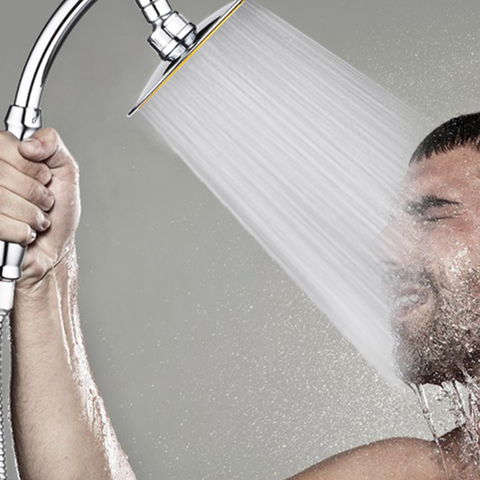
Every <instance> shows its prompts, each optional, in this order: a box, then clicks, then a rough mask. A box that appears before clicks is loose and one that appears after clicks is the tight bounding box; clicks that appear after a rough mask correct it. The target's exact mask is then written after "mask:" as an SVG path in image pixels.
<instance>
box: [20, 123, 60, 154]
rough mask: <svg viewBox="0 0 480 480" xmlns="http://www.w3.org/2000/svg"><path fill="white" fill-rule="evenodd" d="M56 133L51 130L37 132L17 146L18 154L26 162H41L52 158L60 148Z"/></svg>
mask: <svg viewBox="0 0 480 480" xmlns="http://www.w3.org/2000/svg"><path fill="white" fill-rule="evenodd" d="M61 143H62V142H61V140H60V136H59V135H58V133H57V132H56V131H55V130H53V129H51V128H44V129H41V130H39V131H38V132H36V133H35V135H33V136H32V137H30V138H27V139H26V140H23V141H22V142H20V143H19V145H18V152H19V153H20V155H22V156H23V157H24V158H26V159H27V160H31V161H32V162H42V161H44V160H47V159H49V158H50V157H53V156H54V155H55V154H56V153H57V151H58V150H59V149H60V147H61Z"/></svg>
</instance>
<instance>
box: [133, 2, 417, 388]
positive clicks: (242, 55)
mask: <svg viewBox="0 0 480 480" xmlns="http://www.w3.org/2000/svg"><path fill="white" fill-rule="evenodd" d="M142 112H143V113H144V115H145V117H146V118H147V120H148V121H149V122H150V123H151V124H152V126H153V127H154V128H155V129H156V130H157V131H158V132H159V133H160V134H161V135H162V136H163V137H164V138H165V139H166V141H167V142H168V143H169V144H170V146H171V147H172V148H173V149H174V150H175V151H176V152H177V153H178V154H179V155H180V156H181V158H182V159H183V160H184V161H185V162H186V163H187V164H188V165H189V166H190V167H191V169H192V170H193V171H194V172H195V173H196V174H197V175H198V177H199V178H200V179H201V180H202V181H204V182H205V183H206V184H207V185H208V187H209V188H210V189H211V190H212V192H213V193H214V194H215V195H216V196H217V197H218V198H219V199H220V200H221V201H222V202H223V203H224V204H225V205H226V206H227V207H228V208H229V209H230V211H231V212H232V213H233V214H234V215H235V216H236V218H237V219H238V220H239V221H240V222H241V223H242V224H243V225H244V226H245V228H246V229H247V230H248V231H249V232H250V233H251V234H252V235H253V236H254V237H255V238H256V239H257V240H258V241H259V242H260V244H261V245H262V246H263V247H264V248H265V249H266V250H267V252H268V253H269V254H270V255H271V256H272V257H273V258H274V259H275V260H276V261H277V262H278V263H279V264H280V265H281V266H282V267H283V268H284V270H285V271H286V272H287V273H288V274H289V275H290V277H291V278H292V279H293V280H294V281H295V282H296V283H297V284H298V286H299V287H300V288H302V289H303V291H304V292H305V293H306V294H307V295H308V296H309V297H310V298H311V299H312V300H313V302H314V303H315V304H316V305H317V306H318V308H319V309H320V310H321V311H322V312H323V313H325V314H326V315H327V316H328V317H329V319H330V320H331V321H332V322H333V323H334V324H335V325H336V327H337V328H338V329H339V330H340V331H341V332H342V333H343V335H345V336H346V337H347V338H348V339H349V340H350V341H351V342H352V343H353V344H354V345H355V346H356V347H357V349H358V350H359V351H360V352H361V353H362V354H363V356H364V357H365V358H366V359H367V360H368V361H369V362H370V363H371V364H372V365H374V366H375V367H376V368H377V370H378V371H379V372H381V373H382V374H383V375H384V376H385V377H386V378H388V379H390V380H393V379H394V378H396V376H395V373H394V368H393V366H392V360H391V350H392V345H393V339H392V335H391V332H390V328H389V325H388V308H387V307H386V305H385V304H384V301H383V298H382V296H381V295H380V279H379V275H378V268H377V267H378V259H377V257H376V244H375V242H376V238H377V236H378V234H379V232H380V231H381V230H382V228H383V227H384V225H385V224H386V222H387V213H388V210H389V205H390V197H391V195H392V193H393V192H394V191H395V190H396V185H397V184H398V183H399V182H400V180H401V179H402V178H403V175H404V172H405V170H406V168H407V164H408V160H409V158H410V155H411V153H412V151H413V150H414V148H415V146H416V143H417V142H418V141H419V140H420V139H421V137H422V136H423V134H424V133H425V126H424V123H423V120H422V119H421V118H420V117H419V115H418V114H417V113H416V112H414V111H413V110H412V109H410V108H409V107H408V106H407V105H405V104H404V103H403V102H401V101H400V100H399V99H398V98H396V97H395V96H393V95H392V94H391V93H389V92H388V91H386V90H385V89H383V88H382V87H380V86H379V85H377V84H375V83H374V82H373V81H371V80H370V79H369V78H367V77H366V76H364V75H363V74H361V73H360V72H358V71H357V70H355V69H354V68H352V67H351V66H350V65H348V64H347V63H345V62H344V61H342V60H341V59H339V58H338V57H336V56H335V55H333V54H332V53H331V52H329V51H328V50H326V49H325V48H323V47H322V46H320V45H318V44H317V43H316V42H314V41H313V40H311V39H309V38H308V37H306V36H305V35H303V34H302V33H301V32H299V31H297V30H296V29H294V28H293V27H292V26H290V25H289V24H287V23H286V22H284V21H283V20H281V19H279V18H278V17H276V16H275V15H274V14H272V13H271V12H269V11H268V10H266V9H265V8H263V7H262V6H260V5H258V4H256V3H255V2H253V1H248V0H247V2H246V3H245V4H244V5H243V6H242V7H241V8H240V9H239V10H238V11H237V12H236V13H235V14H234V15H233V16H232V17H231V18H230V19H229V20H228V22H227V23H226V24H225V25H224V26H222V28H221V29H220V30H219V31H218V32H217V33H216V34H215V35H214V36H213V37H212V38H211V39H210V40H209V41H208V42H207V43H206V44H205V45H204V46H203V47H202V48H201V49H200V50H199V51H198V53H196V54H195V55H194V56H193V57H192V58H191V59H190V60H189V61H188V62H187V63H186V64H185V66H183V67H182V68H181V70H180V71H179V72H178V73H177V74H176V75H175V76H174V77H173V79H172V80H170V81H169V82H167V84H166V85H165V86H164V87H162V89H161V90H160V91H159V92H158V93H157V94H156V95H155V96H154V97H153V99H152V100H150V101H149V102H148V103H147V105H146V107H144V108H143V109H142Z"/></svg>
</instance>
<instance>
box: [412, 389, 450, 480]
mask: <svg viewBox="0 0 480 480" xmlns="http://www.w3.org/2000/svg"><path fill="white" fill-rule="evenodd" d="M410 387H411V389H412V390H413V392H414V393H415V395H416V396H417V399H418V403H419V404H420V407H421V409H422V414H423V417H424V418H425V420H426V421H427V424H428V427H429V429H430V432H431V433H432V437H433V440H434V442H435V444H436V446H437V450H438V452H439V454H440V457H441V459H442V468H443V473H444V477H445V479H448V469H447V461H446V458H445V452H444V451H443V448H442V446H441V444H440V435H439V434H438V432H437V428H436V426H435V423H434V421H433V416H432V412H431V410H430V406H429V403H428V399H427V395H426V392H425V387H424V386H423V385H410Z"/></svg>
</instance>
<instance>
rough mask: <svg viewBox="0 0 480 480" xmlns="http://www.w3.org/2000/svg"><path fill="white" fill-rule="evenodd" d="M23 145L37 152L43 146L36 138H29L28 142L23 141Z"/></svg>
mask: <svg viewBox="0 0 480 480" xmlns="http://www.w3.org/2000/svg"><path fill="white" fill-rule="evenodd" d="M22 143H23V144H24V145H26V146H27V148H29V149H31V150H36V149H37V148H40V147H41V145H42V144H41V143H40V142H39V141H38V140H37V139H36V138H27V139H26V140H23V142H22Z"/></svg>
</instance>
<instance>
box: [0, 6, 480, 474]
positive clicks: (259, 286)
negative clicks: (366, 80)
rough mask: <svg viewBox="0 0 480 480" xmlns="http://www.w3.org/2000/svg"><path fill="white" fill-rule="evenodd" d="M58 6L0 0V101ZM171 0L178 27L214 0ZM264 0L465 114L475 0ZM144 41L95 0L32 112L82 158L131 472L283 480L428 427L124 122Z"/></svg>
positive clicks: (97, 327)
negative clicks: (181, 17) (38, 111)
mask: <svg viewBox="0 0 480 480" xmlns="http://www.w3.org/2000/svg"><path fill="white" fill-rule="evenodd" d="M58 3H59V2H58V0H29V1H26V2H25V1H24V2H15V1H9V2H2V5H1V6H0V61H1V65H2V68H1V75H0V111H1V109H3V111H6V109H7V107H8V105H9V104H10V103H11V101H12V100H13V95H14V91H15V87H16V83H17V81H18V77H19V74H20V72H21V69H22V67H23V64H24V61H25V59H26V56H27V54H28V52H29V50H30V48H31V46H32V44H33V42H34V40H35V38H36V36H37V34H38V32H39V31H40V29H41V27H42V26H43V25H44V23H45V22H46V20H47V19H48V17H49V16H50V14H51V13H52V11H53V10H54V8H55V7H56V6H57V5H58ZM172 3H173V5H174V7H176V8H177V9H178V10H180V11H181V12H183V13H184V14H185V15H186V16H187V17H188V18H189V19H191V20H192V21H194V22H198V21H200V20H202V19H203V18H204V17H206V16H207V15H209V14H210V13H212V12H213V11H215V10H216V9H217V8H219V7H221V6H223V4H224V3H223V1H222V0H202V1H198V0H196V1H193V0H175V1H174V2H172ZM261 3H262V4H263V5H264V6H266V7H267V8H269V9H270V10H272V11H273V12H275V13H276V14H278V15H279V16H281V17H282V18H284V19H285V20H287V21H288V22H289V23H291V24H293V25H294V26H296V27H297V28H299V29H300V30H302V31H303V32H304V33H306V34H307V35H309V36H311V37H312V38H314V39H315V40H316V41H317V42H319V43H321V44H322V45H324V46H325V47H327V48H328V49H330V50H331V51H333V52H334V53H336V54H337V55H338V56H340V57H341V58H343V59H344V60H347V61H348V62H350V63H351V64H352V65H353V66H355V67H356V68H358V69H360V70H361V71H362V72H364V73H366V74H367V75H369V76H370V77H371V78H372V79H374V80H375V81H377V82H379V83H381V84H382V85H384V86H385V87H387V88H388V89H390V90H391V91H393V92H394V93H396V94H397V95H399V96H400V97H401V98H403V99H404V100H405V101H407V102H409V103H410V104H411V105H413V106H415V107H417V108H418V109H419V110H420V111H421V112H423V113H425V114H427V115H429V116H430V117H431V119H432V125H433V124H434V123H438V122H440V121H442V120H445V119H447V118H449V117H450V116H453V115H455V114H457V113H462V112H466V111H473V110H475V109H476V108H478V107H479V103H480V102H479V100H480V95H479V94H480V92H479V82H478V80H479V78H478V77H479V72H480V68H479V64H478V59H479V52H480V39H479V38H478V33H477V32H478V27H479V22H480V4H479V3H478V1H477V0H463V1H462V2H455V5H454V2H451V1H447V0H420V1H419V0H415V1H413V0H402V1H398V0H395V1H391V0H322V1H321V2H313V1H312V0H297V1H295V2H287V1H274V0H262V1H261ZM148 34H149V28H148V26H147V24H146V23H145V22H144V20H143V17H142V15H141V14H140V12H139V11H138V9H137V7H136V5H135V3H134V1H133V0H101V1H99V2H98V4H97V5H96V6H95V7H94V8H93V9H92V10H91V11H90V12H89V13H88V14H87V16H86V17H85V18H84V19H83V21H82V22H81V23H80V24H79V25H78V27H77V28H76V30H75V31H74V32H73V33H72V35H71V37H70V39H69V40H68V41H67V43H66V44H65V46H64V48H63V50H62V52H61V53H60V55H59V57H58V59H57V62H56V65H55V67H54V69H53V71H52V74H51V78H50V81H49V85H48V88H47V91H46V95H45V98H44V104H43V106H44V112H45V123H46V125H48V126H52V127H55V128H57V129H58V130H59V131H60V133H61V135H62V136H63V138H64V139H65V141H66V143H67V145H68V146H69V148H70V150H71V151H72V153H73V154H74V155H75V156H76V158H77V160H78V162H79V164H80V168H81V188H82V204H83V213H82V221H81V225H80V228H79V231H78V237H77V238H78V252H79V263H80V292H79V297H80V311H81V318H82V321H83V325H84V331H85V335H86V340H87V347H88V352H89V355H90V361H91V365H92V369H93V371H94V373H95V376H96V380H97V382H98V384H99V386H100V389H101V391H102V393H103V396H104V399H105V402H106V405H107V408H108V410H109V413H110V415H111V417H112V420H113V422H114V424H115V427H116V431H117V434H118V436H119V438H120V440H121V443H122V445H123V447H124V449H125V450H126V452H127V453H128V454H129V456H130V459H131V463H132V465H133V468H134V470H135V471H136V473H137V476H138V478H139V479H140V478H143V479H153V478H171V479H180V478H182V479H185V480H186V479H192V480H193V479H197V480H198V479H199V478H204V479H227V478H228V479H244V480H246V479H252V478H254V479H264V478H278V479H281V478H286V477H287V476H289V475H292V474H293V473H295V472H297V471H299V470H301V469H304V468H306V467H307V466H309V465H311V464H313V463H316V462H318V461H320V460H321V459H323V458H325V457H326V456H329V455H332V454H334V453H336V452H339V451H341V450H344V449H346V448H351V447H353V446H356V445H359V444H362V443H365V442H368V441H373V440H375V439H379V438H385V437H388V436H397V435H415V436H422V437H424V438H429V433H428V430H427V428H426V426H425V425H424V422H423V419H422V418H421V416H420V412H419V409H418V408H417V406H416V401H415V399H414V398H413V395H409V396H408V395H407V396H405V395H403V394H401V393H398V392H394V391H392V390H391V389H390V388H389V387H388V386H386V385H385V384H384V382H383V380H382V379H380V378H379V377H378V376H377V375H376V372H375V371H373V370H372V369H371V368H370V367H368V366H367V365H366V364H365V362H364V361H363V359H362V358H361V357H360V356H359V354H358V353H357V352H356V351H355V350H354V349H353V348H352V347H351V346H350V345H349V344H348V343H347V342H346V341H345V340H343V339H342V338H341V337H340V336H339V334H338V333H337V332H336V331H335V329H334V328H333V327H331V326H330V324H329V323H328V321H327V320H326V319H325V318H324V317H323V316H322V315H321V314H320V313H319V312H317V311H316V310H315V308H314V307H313V306H312V305H311V304H310V303H309V301H308V300H307V299H306V298H305V297H304V296H303V295H302V293H301V292H299V291H298V289H297V288H296V287H295V286H294V285H292V283H291V282H290V280H289V279H288V278H287V277H286V275H284V274H283V272H282V271H281V270H280V269H279V267H278V266H277V265H276V264H274V263H273V262H272V261H271V260H270V259H269V258H268V257H267V256H266V254H265V253H264V252H263V251H262V249H261V248H260V247H259V246H258V245H257V244H256V243H255V241H254V240H253V239H252V238H250V237H249V235H248V234H246V233H245V232H244V231H243V230H242V228H241V227H240V226H239V225H238V224H237V223H236V221H235V220H234V219H233V217H232V216H231V215H230V214H229V212H228V211H226V209H225V208H224V207H222V206H221V205H220V204H219V202H218V201H217V200H216V199H215V198H214V197H213V195H212V194H210V192H209V191H208V190H207V189H206V188H205V187H204V186H203V185H202V183H201V182H200V181H199V180H197V179H196V178H195V177H194V175H193V174H191V173H190V171H189V170H188V169H187V168H186V167H185V166H184V165H183V163H182V162H181V160H180V159H179V158H176V156H175V155H174V154H173V153H172V152H170V151H169V149H168V148H167V147H166V146H165V144H164V142H163V141H162V140H161V139H159V138H157V137H155V136H154V134H153V131H152V129H151V127H150V126H149V125H147V123H146V122H145V121H144V120H143V118H142V117H141V116H136V117H134V118H133V119H130V120H127V119H126V117H125V113H126V112H127V111H128V110H129V108H130V107H131V106H132V105H133V103H134V102H135V101H136V100H137V97H138V94H139V93H140V91H141V90H142V89H143V86H144V84H145V83H146V81H147V80H148V78H149V76H150V74H151V72H152V71H153V70H154V68H155V67H156V65H157V63H158V60H157V58H156V56H155V55H154V53H153V52H152V51H151V49H150V48H149V47H148V46H147V45H146V44H145V39H146V37H147V36H148ZM51 441H52V442H53V441H54V439H51ZM11 468H12V467H11ZM12 476H13V475H12Z"/></svg>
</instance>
